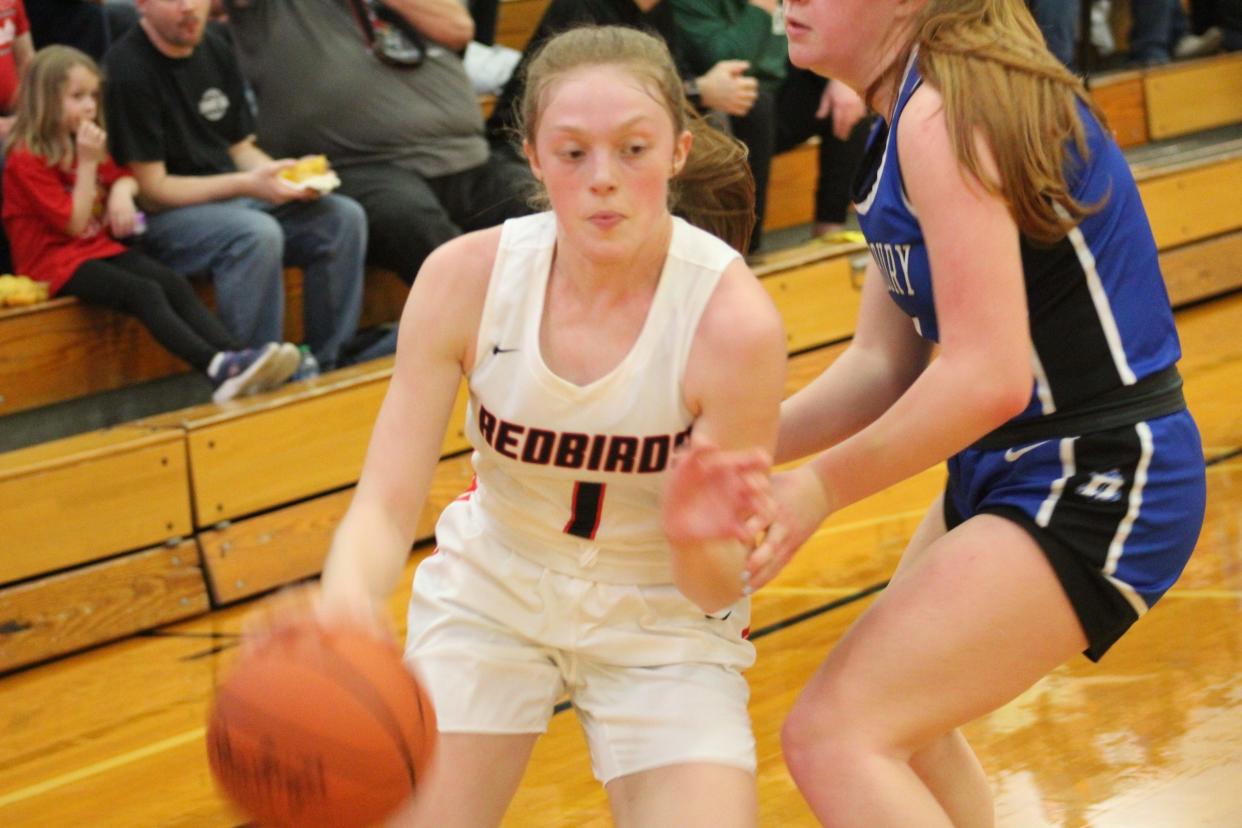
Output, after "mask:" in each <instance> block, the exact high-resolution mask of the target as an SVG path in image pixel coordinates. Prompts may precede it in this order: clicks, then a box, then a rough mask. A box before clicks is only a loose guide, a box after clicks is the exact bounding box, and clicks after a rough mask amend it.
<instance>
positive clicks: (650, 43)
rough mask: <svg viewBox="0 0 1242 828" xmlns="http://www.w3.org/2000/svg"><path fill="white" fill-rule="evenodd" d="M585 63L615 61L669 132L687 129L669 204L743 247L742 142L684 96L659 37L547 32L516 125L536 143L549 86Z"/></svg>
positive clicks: (620, 31)
mask: <svg viewBox="0 0 1242 828" xmlns="http://www.w3.org/2000/svg"><path fill="white" fill-rule="evenodd" d="M584 66H615V67H617V68H618V69H620V70H622V71H625V72H628V73H630V74H631V75H632V76H634V77H635V78H637V79H638V80H639V81H640V82H642V83H643V84H644V86H646V87H647V88H649V89H651V90H652V91H653V92H654V93H656V96H657V99H658V100H659V101H660V103H662V104H663V105H664V108H665V109H666V110H667V111H668V114H669V117H670V118H671V119H672V121H673V134H674V135H680V134H681V133H682V131H683V130H686V129H688V130H690V132H691V134H693V135H694V145H693V146H692V147H691V149H690V157H689V158H688V159H687V160H686V164H685V166H684V167H683V168H682V170H681V172H680V173H679V174H678V175H677V177H676V178H674V179H673V180H672V181H671V182H670V186H669V197H670V205H669V207H670V209H671V210H672V211H673V212H674V213H677V214H679V215H682V216H684V217H685V218H686V219H687V220H688V221H690V222H691V223H692V224H695V225H697V226H698V227H701V228H703V229H704V230H707V231H708V232H710V233H714V234H715V235H716V236H718V237H720V238H722V239H724V240H725V241H726V242H728V243H729V244H730V245H732V246H733V247H734V248H735V249H736V250H738V251H741V252H743V253H744V252H746V250H747V245H748V244H749V242H750V234H751V231H752V230H753V229H754V224H755V182H754V178H753V177H752V176H751V174H750V167H749V166H748V165H747V163H746V147H745V146H744V145H743V144H742V143H741V142H740V141H737V140H736V139H734V138H732V137H730V136H728V135H725V134H724V133H722V132H720V131H719V130H717V129H716V128H715V127H713V126H712V125H711V124H709V123H708V122H707V121H706V120H705V119H704V118H703V117H702V116H700V115H699V114H698V113H697V112H695V110H694V108H693V107H691V106H690V103H689V102H688V101H687V100H686V96H685V92H684V91H683V88H682V83H681V77H680V76H679V75H678V74H677V67H676V66H675V65H674V63H673V58H672V56H671V55H670V54H669V51H668V47H667V46H666V45H665V44H664V41H663V40H661V39H660V38H658V37H655V36H653V35H650V34H647V33H646V32H642V31H639V30H637V29H631V28H626V27H622V26H582V27H579V28H574V29H570V30H568V31H565V32H562V33H561V34H558V35H556V36H555V37H552V38H549V39H548V40H547V41H546V42H545V43H544V44H543V46H542V48H540V49H539V51H538V53H537V54H536V55H535V57H534V58H533V59H532V60H531V61H530V64H529V66H528V67H527V69H526V87H525V91H524V92H523V94H522V100H521V102H520V103H519V105H518V112H517V114H518V123H517V130H518V132H519V134H520V135H521V136H522V138H524V139H525V140H527V141H529V142H531V144H532V145H533V144H534V140H535V133H536V131H537V130H538V127H539V116H540V114H541V113H542V111H543V105H544V101H545V100H546V98H547V92H548V90H549V88H551V86H552V85H553V84H554V83H556V81H557V80H558V79H559V78H561V77H563V76H564V75H566V74H567V73H569V72H572V71H574V70H575V69H579V68H582V67H584ZM542 203H543V205H544V206H546V195H545V196H543V198H542Z"/></svg>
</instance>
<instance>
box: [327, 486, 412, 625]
mask: <svg viewBox="0 0 1242 828" xmlns="http://www.w3.org/2000/svg"><path fill="white" fill-rule="evenodd" d="M410 535H412V531H410V530H408V529H407V528H406V527H404V526H402V525H401V524H400V523H399V522H397V521H394V520H392V519H391V517H390V516H389V514H388V513H387V511H385V510H384V509H383V508H381V507H380V506H379V505H378V504H376V503H373V502H369V501H367V500H365V499H362V498H359V497H355V500H354V502H353V503H352V504H351V505H350V507H349V511H348V512H347V513H346V515H345V517H344V519H342V521H341V525H340V527H339V528H338V529H337V533H336V536H335V538H334V540H333V543H332V549H331V551H330V552H329V554H328V558H327V561H326V562H325V563H324V569H323V589H324V594H325V596H327V597H329V598H331V599H335V598H337V597H340V598H341V599H342V600H353V599H359V598H361V599H365V600H366V601H367V602H369V603H370V604H371V605H373V606H380V605H382V604H383V602H384V601H385V600H386V599H387V597H388V595H389V594H390V593H391V592H392V591H393V589H394V588H395V587H396V585H397V580H398V579H399V578H400V575H401V569H402V567H404V566H405V562H406V559H407V558H408V557H409V550H410V546H411V544H412V538H411V537H410Z"/></svg>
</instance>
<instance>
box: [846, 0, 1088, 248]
mask: <svg viewBox="0 0 1242 828" xmlns="http://www.w3.org/2000/svg"><path fill="white" fill-rule="evenodd" d="M914 33H915V34H914V37H913V39H912V41H911V44H910V47H909V49H907V50H906V53H905V56H904V57H903V58H901V59H899V60H897V61H895V62H894V65H893V67H891V68H890V70H889V71H888V72H887V73H885V74H884V75H883V76H882V77H881V78H880V79H879V80H877V81H876V82H875V83H874V84H873V85H872V86H871V88H870V89H869V90H868V95H867V97H868V99H871V98H872V97H873V96H874V94H875V91H876V90H877V89H879V88H880V87H881V85H882V84H891V85H892V88H893V92H894V100H895V99H896V92H897V88H898V86H899V85H900V83H901V76H900V72H901V70H902V69H903V68H904V67H905V65H906V63H907V61H908V59H909V55H910V53H911V51H912V50H913V49H914V48H917V49H918V65H919V71H920V73H921V74H922V76H923V77H924V79H926V81H927V82H928V83H929V84H930V85H931V86H933V87H935V88H936V89H937V90H939V92H940V95H941V97H942V98H943V99H944V108H945V120H946V122H947V124H948V130H949V140H950V142H951V143H952V145H953V149H954V152H955V154H956V155H957V158H958V161H959V163H961V165H962V166H963V167H964V168H965V169H966V170H967V171H968V172H969V173H971V174H972V175H973V176H974V177H975V178H977V179H978V180H979V181H980V182H981V183H982V184H983V186H984V187H985V188H986V189H987V191H988V192H990V193H992V194H993V195H998V196H1000V197H1001V198H1003V199H1004V200H1005V202H1006V204H1007V205H1008V206H1009V211H1010V213H1011V214H1012V215H1013V218H1014V221H1015V222H1016V223H1017V225H1018V228H1019V229H1020V230H1021V231H1022V232H1023V233H1024V234H1026V235H1027V236H1029V237H1031V238H1032V239H1034V240H1036V241H1041V242H1054V241H1057V240H1059V239H1061V238H1062V237H1064V236H1065V234H1066V233H1067V232H1068V231H1069V230H1070V229H1072V228H1073V227H1074V226H1076V225H1077V224H1078V222H1079V221H1081V220H1082V219H1083V218H1084V217H1085V216H1087V215H1089V214H1090V213H1092V212H1094V211H1095V210H1097V209H1099V207H1100V206H1101V204H1102V202H1101V204H1090V205H1086V204H1082V203H1080V202H1079V201H1077V200H1076V199H1075V198H1074V196H1073V194H1072V193H1071V192H1070V188H1069V184H1068V182H1067V180H1066V163H1067V156H1068V152H1067V148H1068V142H1069V140H1070V139H1071V138H1072V139H1073V141H1074V144H1075V146H1076V147H1077V150H1078V154H1079V156H1080V157H1081V158H1083V159H1085V158H1086V157H1087V137H1086V132H1085V128H1084V126H1083V122H1082V118H1081V117H1080V113H1079V110H1078V103H1079V102H1080V101H1081V102H1083V103H1085V104H1086V105H1087V107H1088V109H1089V110H1090V111H1091V112H1092V114H1093V115H1094V116H1095V117H1096V118H1097V119H1099V121H1100V124H1101V126H1104V123H1105V122H1104V118H1103V116H1102V114H1101V113H1100V112H1099V111H1098V110H1097V109H1096V108H1095V107H1094V105H1093V104H1092V103H1091V100H1090V98H1089V97H1088V96H1087V91H1086V89H1085V88H1084V87H1083V84H1082V81H1080V80H1079V79H1078V78H1077V77H1075V76H1074V75H1073V74H1072V73H1071V72H1070V71H1069V70H1068V69H1066V68H1065V67H1064V66H1063V65H1062V64H1061V62H1060V61H1058V60H1057V59H1056V58H1055V57H1053V55H1052V54H1051V53H1050V52H1049V51H1048V49H1047V47H1046V46H1045V45H1044V40H1043V36H1042V35H1041V34H1040V32H1039V27H1038V26H1037V25H1036V24H1035V20H1034V18H1032V17H1031V14H1030V11H1029V10H1028V9H1027V7H1026V3H1025V2H1023V0H927V3H926V5H925V6H924V7H923V9H922V11H921V12H920V13H919V15H918V16H917V18H916V20H915V23H914ZM976 131H977V132H978V133H980V134H982V136H983V137H984V138H985V139H986V140H987V142H988V145H989V146H990V148H991V150H992V155H993V157H994V158H995V159H996V165H997V172H998V175H997V176H992V175H989V174H988V173H987V172H986V171H985V170H984V168H983V166H982V164H981V163H980V160H979V156H978V152H977V147H976V144H975V135H976Z"/></svg>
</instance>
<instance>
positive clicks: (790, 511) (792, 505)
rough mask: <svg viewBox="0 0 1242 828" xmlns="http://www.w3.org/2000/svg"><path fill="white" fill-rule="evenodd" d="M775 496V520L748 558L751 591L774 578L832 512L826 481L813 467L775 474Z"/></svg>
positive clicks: (773, 493)
mask: <svg viewBox="0 0 1242 828" xmlns="http://www.w3.org/2000/svg"><path fill="white" fill-rule="evenodd" d="M772 496H773V498H774V500H775V501H776V519H775V520H774V521H772V523H771V524H770V525H769V526H768V529H767V533H766V534H765V535H764V538H763V541H762V542H760V544H759V545H758V546H757V547H755V549H754V550H753V551H752V552H751V553H750V555H748V556H747V558H746V571H747V572H748V573H749V579H748V580H747V584H748V585H749V587H750V589H751V590H752V591H753V590H756V589H759V587H761V586H763V585H764V584H766V583H767V582H768V581H770V580H772V579H773V578H775V577H776V575H777V573H779V572H780V571H781V570H782V569H784V567H785V564H787V563H789V561H790V560H791V559H792V558H793V556H794V553H795V552H797V551H798V548H799V547H801V546H802V544H804V543H806V541H807V539H808V538H810V537H811V535H813V534H814V533H815V530H816V529H818V528H819V526H820V524H821V523H823V522H824V521H825V520H826V519H827V518H828V515H829V514H831V513H832V506H831V504H830V503H829V502H828V495H827V493H826V492H825V491H824V486H823V483H821V482H820V479H819V475H817V474H816V473H815V472H814V471H813V470H812V469H811V467H810V466H799V467H798V468H796V469H791V470H790V471H786V472H781V473H779V474H776V475H773V476H772Z"/></svg>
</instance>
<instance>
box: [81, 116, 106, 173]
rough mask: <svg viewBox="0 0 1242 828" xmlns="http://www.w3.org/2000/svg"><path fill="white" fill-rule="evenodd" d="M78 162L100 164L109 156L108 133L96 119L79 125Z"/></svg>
mask: <svg viewBox="0 0 1242 828" xmlns="http://www.w3.org/2000/svg"><path fill="white" fill-rule="evenodd" d="M75 140H76V141H77V145H78V148H77V151H78V163H79V164H81V163H82V162H86V163H89V164H100V163H102V162H103V160H104V159H105V158H107V157H108V133H106V132H104V131H103V130H102V129H101V128H100V126H99V124H97V123H95V122H94V121H83V122H82V123H81V124H80V125H79V126H78V134H77V135H76V136H75Z"/></svg>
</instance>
